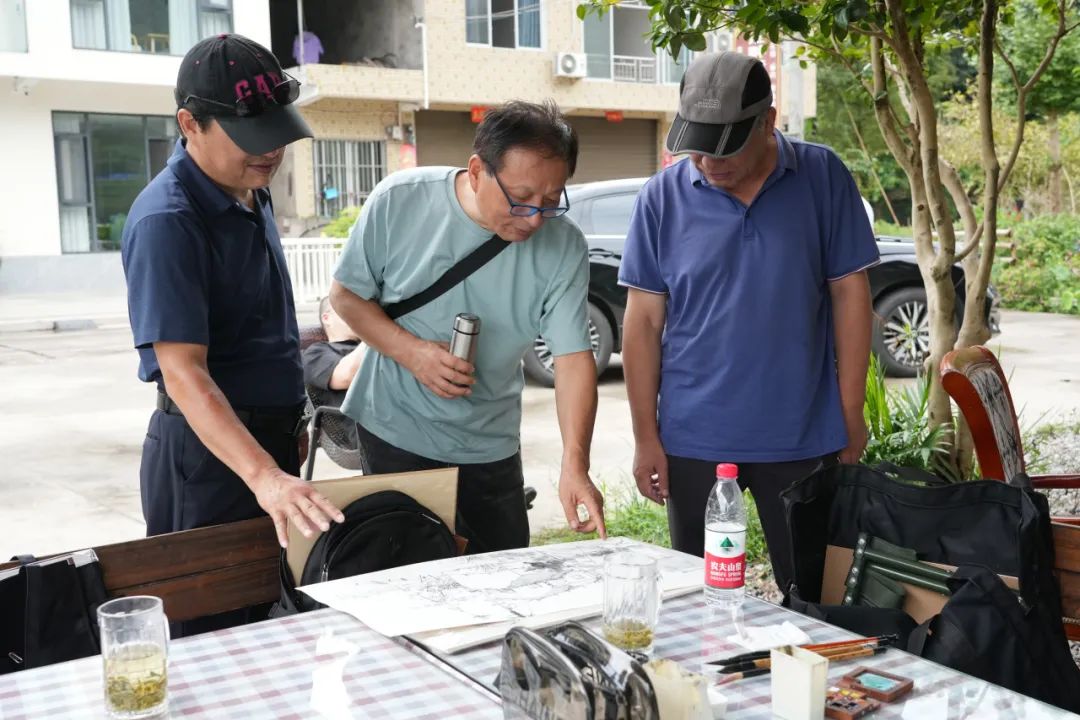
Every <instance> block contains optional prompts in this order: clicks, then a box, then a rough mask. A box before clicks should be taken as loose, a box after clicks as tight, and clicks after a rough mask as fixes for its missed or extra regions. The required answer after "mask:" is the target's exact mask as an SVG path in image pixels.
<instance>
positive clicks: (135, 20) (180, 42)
mask: <svg viewBox="0 0 1080 720" xmlns="http://www.w3.org/2000/svg"><path fill="white" fill-rule="evenodd" d="M221 32H238V33H242V34H244V35H247V36H249V37H251V38H253V39H255V40H257V41H259V42H262V43H265V44H267V45H269V42H270V12H269V6H268V3H267V2H266V0H0V292H5V291H6V292H55V291H69V292H78V291H95V290H103V291H112V290H115V288H116V287H118V283H119V287H122V286H123V280H122V277H121V269H120V257H119V253H118V252H116V251H117V250H118V249H119V243H120V230H121V228H122V227H123V224H124V220H125V218H126V214H127V210H128V208H129V207H130V205H131V202H132V201H133V200H134V198H135V196H136V195H137V194H138V193H139V191H140V190H142V188H143V187H145V185H146V183H147V182H148V181H149V179H150V178H151V177H153V176H154V175H155V174H156V173H157V172H159V171H160V170H161V169H162V168H163V167H164V165H165V162H166V160H167V159H168V158H169V155H170V154H171V153H172V149H173V144H174V143H175V141H176V123H175V120H174V119H173V116H174V113H175V109H176V104H175V101H174V100H173V93H172V89H173V86H174V85H175V83H176V73H177V70H178V69H179V66H180V59H181V57H182V56H183V54H184V53H185V52H186V51H187V50H188V48H190V47H191V46H192V45H193V44H194V43H195V42H197V41H198V40H200V39H202V38H204V37H209V36H211V35H214V34H217V33H221Z"/></svg>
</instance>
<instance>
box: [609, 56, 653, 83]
mask: <svg viewBox="0 0 1080 720" xmlns="http://www.w3.org/2000/svg"><path fill="white" fill-rule="evenodd" d="M611 77H612V79H613V80H618V81H619V82H636V83H649V84H654V83H655V82H656V58H655V57H634V56H632V55H612V56H611Z"/></svg>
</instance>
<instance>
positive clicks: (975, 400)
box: [941, 345, 1080, 524]
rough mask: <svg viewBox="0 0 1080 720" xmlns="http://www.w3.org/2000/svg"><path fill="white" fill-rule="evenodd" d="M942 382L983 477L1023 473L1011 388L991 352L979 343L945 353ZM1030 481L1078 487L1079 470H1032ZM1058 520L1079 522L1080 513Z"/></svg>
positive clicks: (1038, 484) (1036, 484)
mask: <svg viewBox="0 0 1080 720" xmlns="http://www.w3.org/2000/svg"><path fill="white" fill-rule="evenodd" d="M941 384H942V386H943V387H944V388H945V392H947V393H949V395H950V396H951V397H952V399H953V400H955V401H956V404H957V406H958V407H959V408H960V412H962V413H963V414H964V419H966V420H967V423H968V427H970V428H971V436H972V438H973V439H974V441H975V455H976V457H978V459H979V469H980V470H981V471H982V475H983V477H985V478H988V479H991V480H1002V481H1005V482H1008V481H1009V480H1011V479H1012V478H1014V477H1016V476H1017V475H1019V474H1020V473H1022V472H1025V471H1026V469H1027V465H1026V464H1025V462H1024V448H1023V445H1022V444H1021V441H1020V426H1019V424H1018V423H1017V420H1016V409H1015V406H1014V405H1013V400H1012V393H1010V392H1009V383H1008V381H1007V380H1006V379H1005V373H1004V372H1002V370H1001V365H1000V364H998V361H997V358H996V357H994V353H992V352H990V351H989V350H987V349H986V348H984V347H982V346H979V345H977V346H975V347H969V348H963V349H962V350H953V351H952V352H950V353H948V354H946V355H945V357H944V358H942V359H941ZM1031 484H1032V485H1033V486H1034V487H1036V488H1038V489H1040V490H1042V489H1050V488H1080V475H1033V476H1031ZM1055 519H1056V518H1055ZM1062 521H1064V522H1071V523H1074V524H1080V518H1063V519H1062Z"/></svg>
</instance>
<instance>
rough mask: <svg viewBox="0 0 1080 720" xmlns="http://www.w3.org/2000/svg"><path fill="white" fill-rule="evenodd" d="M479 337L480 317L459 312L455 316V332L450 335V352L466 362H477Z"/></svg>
mask: <svg viewBox="0 0 1080 720" xmlns="http://www.w3.org/2000/svg"><path fill="white" fill-rule="evenodd" d="M479 339H480V318H478V317H477V316H476V315H473V314H471V313H458V316H457V317H456V318H454V332H453V334H452V335H451V336H450V354H451V355H454V356H456V357H459V358H461V359H462V360H465V361H466V362H470V363H473V362H475V361H476V343H477V341H478V340H479Z"/></svg>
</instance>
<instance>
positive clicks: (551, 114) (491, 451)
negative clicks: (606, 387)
mask: <svg viewBox="0 0 1080 720" xmlns="http://www.w3.org/2000/svg"><path fill="white" fill-rule="evenodd" d="M577 149H578V146H577V135H576V134H575V133H574V131H573V129H572V128H571V127H570V125H569V123H567V122H566V118H565V117H564V116H563V115H562V113H561V112H560V111H559V110H558V108H557V107H556V106H555V105H554V104H550V103H549V104H546V105H534V104H531V103H524V102H513V103H508V104H507V105H504V106H502V107H500V108H497V109H494V110H492V111H490V112H488V114H487V115H485V117H484V120H483V122H481V123H480V125H479V127H478V128H477V131H476V138H475V141H474V144H473V155H472V157H470V158H469V161H468V166H467V168H465V169H461V168H449V167H425V168H417V169H414V170H405V171H402V172H398V173H395V174H393V175H391V176H390V177H388V178H386V179H385V180H383V181H382V182H381V183H379V185H378V186H377V187H376V188H375V190H374V191H373V192H372V193H371V195H370V196H369V197H368V199H367V202H365V204H364V207H363V210H362V211H361V213H360V217H359V219H358V220H357V222H356V225H355V226H354V227H353V229H352V233H351V235H350V237H349V240H348V243H347V244H346V246H345V251H344V253H343V255H342V256H341V260H340V262H339V263H338V266H337V269H336V270H335V272H334V283H333V286H332V288H331V291H330V299H331V303H332V304H333V306H334V309H335V310H337V312H338V314H339V315H341V317H342V318H343V319H344V320H345V321H346V322H347V323H348V324H349V326H350V327H352V329H353V330H354V331H355V332H356V334H357V335H359V336H360V339H361V340H363V342H364V344H366V345H367V346H368V347H369V351H368V354H367V356H366V357H365V359H364V363H363V365H362V367H361V369H360V373H359V374H358V375H357V376H356V379H355V380H354V381H353V383H352V387H351V388H350V389H349V393H348V395H347V396H346V398H345V403H344V405H343V406H342V409H343V410H344V411H345V413H346V414H348V415H349V417H351V418H353V419H354V420H356V422H357V424H358V427H357V431H358V434H359V437H360V442H361V444H362V445H363V447H364V450H365V454H366V456H367V461H368V465H369V468H368V470H369V471H370V472H374V473H389V472H405V471H410V470H423V469H429V468H436V467H447V466H457V467H458V468H460V470H459V475H458V478H459V482H458V513H457V524H458V532H459V533H460V534H462V535H464V536H465V537H466V538H468V540H469V546H470V548H471V551H472V552H487V551H491V550H504V549H508V548H515V547H525V546H526V545H528V543H529V522H528V518H527V516H526V513H525V499H524V493H523V477H522V470H521V439H520V433H521V391H522V387H523V385H524V379H523V377H522V373H521V359H522V357H523V356H524V355H525V352H526V351H527V350H528V349H529V348H530V347H531V346H532V343H533V341H534V339H535V338H536V336H537V335H538V334H539V335H542V336H543V337H544V339H545V340H546V341H547V344H548V347H549V348H551V351H552V354H553V355H554V356H555V402H556V405H557V407H558V417H559V428H560V431H561V434H562V440H563V456H562V471H561V475H560V478H559V499H560V501H561V503H562V506H563V510H564V512H565V513H566V519H567V522H568V523H569V524H570V526H571V527H573V528H574V529H575V530H579V531H581V532H589V531H592V530H597V531H599V533H600V535H601V536H604V535H605V534H606V531H605V528H604V517H603V498H602V497H601V495H600V492H599V491H598V490H597V489H596V487H595V486H594V485H593V484H592V482H591V481H590V480H589V476H588V470H589V446H590V444H591V441H592V431H593V423H594V421H595V419H596V364H595V362H594V359H593V355H592V350H591V346H590V343H589V333H588V313H587V309H586V307H587V306H586V295H587V291H588V282H589V264H588V249H587V246H586V243H585V238H584V236H583V235H582V233H581V230H579V229H578V228H577V226H575V225H574V224H573V223H572V222H570V221H569V220H567V219H566V218H563V217H561V216H562V215H563V214H564V213H565V212H566V210H567V207H568V204H569V201H568V200H567V197H566V192H565V190H566V181H567V180H568V179H569V178H570V176H572V175H573V173H574V167H575V165H576V163H577ZM496 234H497V235H498V236H499V237H500V238H502V240H504V241H506V242H508V243H510V245H509V247H506V248H505V249H503V250H502V251H501V252H500V253H499V254H498V255H496V256H495V257H494V258H493V259H492V260H490V261H488V262H487V263H486V264H485V265H483V266H482V267H481V268H480V269H479V270H477V271H476V272H474V273H473V274H472V275H470V276H469V277H468V278H467V279H466V280H464V281H463V282H461V283H459V284H458V285H456V286H455V287H453V288H452V289H451V290H449V291H448V292H446V293H445V294H443V295H441V296H439V297H438V298H436V299H434V300H432V301H431V302H429V303H428V304H426V305H423V306H422V307H420V308H418V309H416V310H413V311H412V312H410V313H407V314H405V315H403V316H401V317H400V318H399V319H398V320H397V321H396V322H395V321H393V320H391V319H390V318H389V317H387V315H386V313H385V312H384V310H383V306H386V305H390V304H392V303H396V302H399V301H401V300H404V299H406V298H410V297H412V296H414V295H416V294H417V293H419V292H421V291H423V290H424V289H426V288H427V287H428V286H430V285H431V284H432V283H433V282H435V281H436V280H437V279H438V278H439V277H440V276H442V274H443V273H445V272H446V271H447V270H448V269H449V268H450V267H451V266H453V265H454V264H455V263H457V262H458V261H459V260H461V259H462V258H464V257H465V256H466V255H468V254H469V253H470V252H472V251H473V250H474V249H476V248H477V247H479V246H480V245H481V244H483V243H484V242H485V241H487V240H488V239H489V238H490V237H492V235H496ZM458 313H471V314H473V315H477V316H479V317H480V319H481V323H482V325H481V332H480V335H479V340H478V347H477V351H476V359H475V365H472V364H470V363H468V362H465V361H464V360H461V359H458V358H457V357H455V356H454V355H451V354H450V352H449V351H448V349H447V344H448V341H449V339H450V334H451V331H452V327H453V322H454V317H455V316H456V315H457V314H458ZM580 505H584V507H585V509H586V511H587V512H588V519H587V520H586V521H584V522H582V521H581V520H580V519H579V516H578V507H579V506H580Z"/></svg>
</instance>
